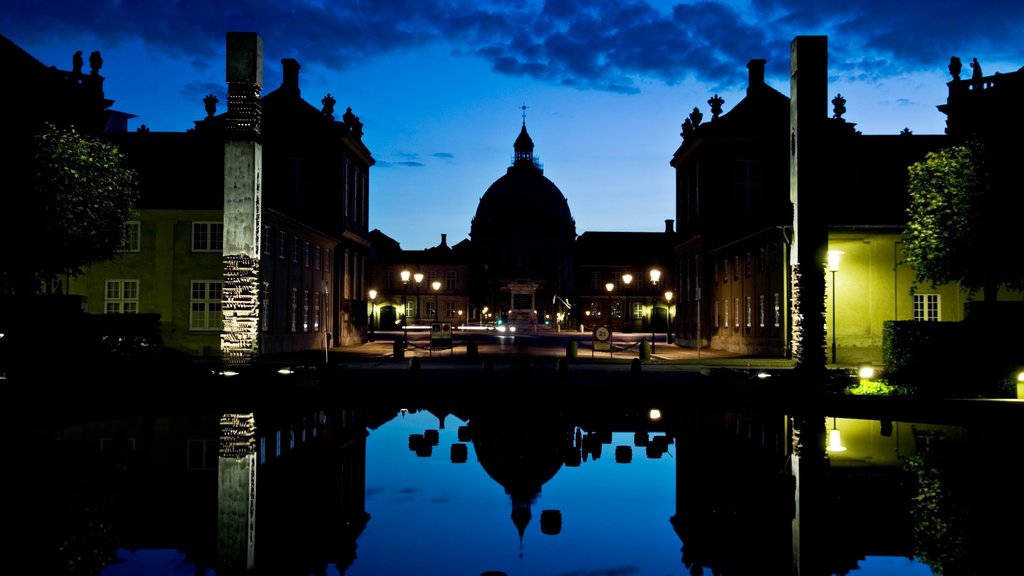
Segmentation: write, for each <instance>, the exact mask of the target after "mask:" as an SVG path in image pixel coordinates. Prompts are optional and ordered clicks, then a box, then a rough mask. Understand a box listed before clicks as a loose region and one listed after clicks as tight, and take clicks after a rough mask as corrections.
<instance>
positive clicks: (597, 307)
mask: <svg viewBox="0 0 1024 576" xmlns="http://www.w3.org/2000/svg"><path fill="white" fill-rule="evenodd" d="M590 317H591V318H600V317H601V303H600V302H597V301H592V302H591V303H590Z"/></svg>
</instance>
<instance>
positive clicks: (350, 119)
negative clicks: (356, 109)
mask: <svg viewBox="0 0 1024 576" xmlns="http://www.w3.org/2000/svg"><path fill="white" fill-rule="evenodd" d="M342 118H343V119H344V120H345V126H348V128H349V129H350V130H352V135H353V136H355V137H356V138H362V137H363V123H362V122H360V121H359V116H356V115H355V114H353V113H352V107H351V106H350V107H349V108H348V109H346V110H345V114H344V116H343V117H342Z"/></svg>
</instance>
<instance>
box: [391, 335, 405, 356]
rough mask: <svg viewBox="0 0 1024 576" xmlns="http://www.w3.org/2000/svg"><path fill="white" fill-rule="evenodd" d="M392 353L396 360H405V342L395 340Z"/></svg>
mask: <svg viewBox="0 0 1024 576" xmlns="http://www.w3.org/2000/svg"><path fill="white" fill-rule="evenodd" d="M391 353H392V355H394V357H395V360H403V359H404V358H405V342H403V341H401V340H395V343H394V345H393V346H392V352H391Z"/></svg>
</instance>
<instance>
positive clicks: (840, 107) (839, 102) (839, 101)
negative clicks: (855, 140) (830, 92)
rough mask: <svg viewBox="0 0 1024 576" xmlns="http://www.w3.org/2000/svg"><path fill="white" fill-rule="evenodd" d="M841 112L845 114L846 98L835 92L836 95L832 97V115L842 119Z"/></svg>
mask: <svg viewBox="0 0 1024 576" xmlns="http://www.w3.org/2000/svg"><path fill="white" fill-rule="evenodd" d="M843 114H846V98H843V95H842V94H839V93H837V94H836V97H835V98H833V99H832V117H833V118H835V119H836V120H842V119H843Z"/></svg>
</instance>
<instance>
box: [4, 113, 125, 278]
mask: <svg viewBox="0 0 1024 576" xmlns="http://www.w3.org/2000/svg"><path fill="white" fill-rule="evenodd" d="M27 164H28V165H27V166H15V167H14V169H15V170H18V171H20V172H22V174H21V175H20V177H17V176H16V177H14V178H13V179H12V181H14V182H18V183H20V184H22V186H23V187H16V188H15V189H14V190H9V191H8V192H7V193H6V194H5V195H4V196H3V198H0V204H2V205H0V209H2V211H3V212H4V214H5V215H4V222H3V224H4V226H3V228H4V231H3V232H2V235H3V236H4V238H2V240H3V246H4V248H3V249H4V250H5V252H6V254H5V255H4V258H3V259H2V260H3V264H0V268H2V272H3V276H2V278H3V284H4V286H3V289H4V292H6V293H8V294H20V295H26V294H32V293H38V292H39V291H40V290H41V289H45V290H46V292H48V293H49V292H50V291H52V289H53V286H54V284H55V281H56V279H57V278H59V277H60V276H63V275H71V276H77V275H78V274H80V273H81V270H82V268H83V267H85V266H88V265H90V264H95V263H97V262H101V261H104V260H109V259H110V258H112V257H113V256H115V255H116V254H117V253H118V251H119V250H120V249H121V248H122V246H123V243H124V224H125V222H126V221H127V220H128V219H130V218H131V217H132V215H133V214H134V210H135V203H136V202H137V200H138V196H139V193H138V184H137V177H136V173H135V171H134V170H133V169H131V168H129V167H127V166H126V163H125V158H124V155H123V154H122V153H121V152H120V151H119V150H118V149H117V147H116V146H114V145H113V144H111V143H109V142H107V141H105V140H102V139H100V138H96V137H91V136H86V135H83V134H81V133H79V132H78V131H76V130H75V129H74V128H73V127H68V128H60V127H57V126H54V125H53V124H44V125H43V126H42V128H41V130H40V131H39V132H38V134H36V136H35V138H34V140H33V142H32V147H31V150H30V156H29V160H28V162H27ZM19 188H20V190H19ZM19 191H20V192H23V193H22V194H17V193H18V192H19ZM12 192H13V194H12ZM24 192H27V193H24Z"/></svg>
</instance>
